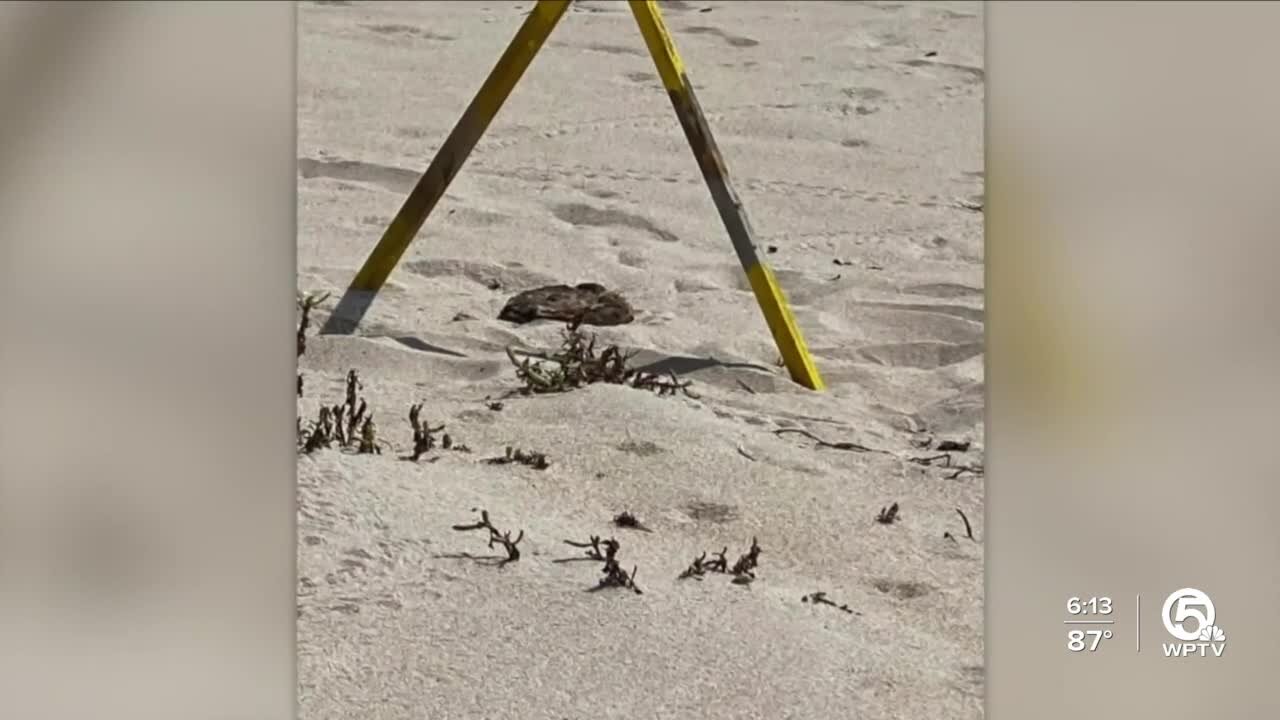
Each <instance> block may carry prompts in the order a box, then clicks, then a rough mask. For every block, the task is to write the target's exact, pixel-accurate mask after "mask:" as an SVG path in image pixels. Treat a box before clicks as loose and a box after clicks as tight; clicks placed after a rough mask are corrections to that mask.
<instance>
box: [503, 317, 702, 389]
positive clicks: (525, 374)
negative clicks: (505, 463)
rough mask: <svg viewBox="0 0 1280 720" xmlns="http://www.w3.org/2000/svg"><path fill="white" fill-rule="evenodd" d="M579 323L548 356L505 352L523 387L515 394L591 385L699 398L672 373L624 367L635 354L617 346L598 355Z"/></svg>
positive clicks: (569, 328)
mask: <svg viewBox="0 0 1280 720" xmlns="http://www.w3.org/2000/svg"><path fill="white" fill-rule="evenodd" d="M580 328H581V324H580V323H579V322H570V323H569V324H568V325H567V326H566V328H565V330H564V333H563V334H564V341H563V342H562V343H561V345H560V348H559V349H558V350H557V351H555V352H554V353H551V354H549V355H537V354H532V353H521V354H522V355H524V359H523V360H521V359H517V358H516V353H515V351H514V350H512V349H511V348H507V358H508V359H509V360H510V361H511V364H512V365H513V366H514V367H515V369H516V377H517V378H518V379H519V380H520V381H521V382H522V383H524V387H523V388H521V389H520V390H519V391H518V392H520V393H523V394H526V395H528V394H543V393H555V392H567V391H569V390H573V389H575V388H580V387H584V386H586V385H590V384H593V383H610V384H613V385H626V386H628V387H633V388H637V389H641V390H652V391H654V392H656V393H658V394H659V395H674V394H676V393H684V394H685V395H686V396H688V397H690V398H694V399H697V398H698V396H697V395H696V394H694V393H693V392H691V391H690V390H689V386H690V385H691V383H690V382H689V381H681V380H680V378H679V377H677V376H676V374H675V373H674V372H668V373H667V374H666V375H658V374H655V373H646V372H641V371H640V370H637V369H635V368H630V367H627V363H628V362H630V360H631V359H632V358H633V357H634V356H635V353H624V352H623V351H622V350H620V349H619V348H618V346H617V345H609V346H607V347H605V348H604V349H603V350H601V351H599V352H598V353H597V351H596V336H595V335H594V334H592V335H587V334H586V333H584V332H582V331H581V329H580Z"/></svg>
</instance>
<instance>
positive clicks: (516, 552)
mask: <svg viewBox="0 0 1280 720" xmlns="http://www.w3.org/2000/svg"><path fill="white" fill-rule="evenodd" d="M453 529H454V530H458V531H460V532H466V531H468V530H488V531H489V548H490V549H492V548H493V544H494V543H498V544H500V545H502V547H503V549H504V550H506V551H507V559H506V560H503V561H502V563H501V564H502V565H506V564H507V563H509V562H515V561H517V560H519V559H520V548H518V547H516V546H517V545H519V544H520V541H521V540H523V539H524V531H523V530H521V531H520V533H519V534H518V535H516V539H515V540H512V539H511V531H509V530H508V531H507V532H499V531H498V528H496V527H494V526H493V523H491V522H489V511H488V510H481V511H480V522H478V523H471V524H469V525H454V526H453Z"/></svg>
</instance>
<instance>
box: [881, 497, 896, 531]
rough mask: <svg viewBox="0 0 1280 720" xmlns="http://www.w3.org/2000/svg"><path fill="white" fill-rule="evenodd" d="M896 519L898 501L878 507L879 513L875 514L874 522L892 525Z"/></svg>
mask: <svg viewBox="0 0 1280 720" xmlns="http://www.w3.org/2000/svg"><path fill="white" fill-rule="evenodd" d="M897 521H898V503H896V502H895V503H894V504H892V505H890V506H889V507H885V508H880V514H878V515H876V522H878V523H880V524H881V525H892V524H893V523H895V522H897Z"/></svg>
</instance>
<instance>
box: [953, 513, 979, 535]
mask: <svg viewBox="0 0 1280 720" xmlns="http://www.w3.org/2000/svg"><path fill="white" fill-rule="evenodd" d="M956 512H957V513H959V514H960V519H961V520H963V521H964V536H965V537H967V538H969V539H970V540H973V541H974V542H977V540H976V539H975V538H974V537H973V526H972V525H970V524H969V518H968V517H967V516H966V515H965V514H964V511H963V510H961V509H960V508H956Z"/></svg>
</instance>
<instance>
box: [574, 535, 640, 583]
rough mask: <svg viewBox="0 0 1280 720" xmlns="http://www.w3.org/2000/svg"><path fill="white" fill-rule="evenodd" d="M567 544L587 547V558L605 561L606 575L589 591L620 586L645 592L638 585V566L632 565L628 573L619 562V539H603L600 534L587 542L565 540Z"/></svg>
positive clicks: (604, 570) (604, 569) (603, 569)
mask: <svg viewBox="0 0 1280 720" xmlns="http://www.w3.org/2000/svg"><path fill="white" fill-rule="evenodd" d="M564 544H565V545H569V546H572V547H576V548H587V552H586V553H585V554H586V558H587V559H589V560H598V561H600V562H603V563H604V567H603V568H602V569H601V572H602V573H603V574H604V577H602V578H600V582H599V584H597V585H596V586H595V587H593V588H591V590H589V591H588V592H596V591H598V590H603V589H605V588H611V587H618V588H625V589H627V590H631V591H632V592H634V593H635V594H637V595H642V594H644V593H643V592H642V591H641V590H640V588H639V587H637V586H636V570H637V569H638V568H637V567H636V566H632V568H631V572H630V573H628V572H627V571H626V570H623V569H622V566H621V565H619V564H618V549H619V548H620V547H621V546H620V545H619V544H618V541H617V540H614V539H613V538H609V539H608V540H601V539H600V537H599V536H598V535H592V536H591V540H590V541H588V542H585V543H580V542H574V541H572V540H565V541H564ZM602 548H603V549H602Z"/></svg>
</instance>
